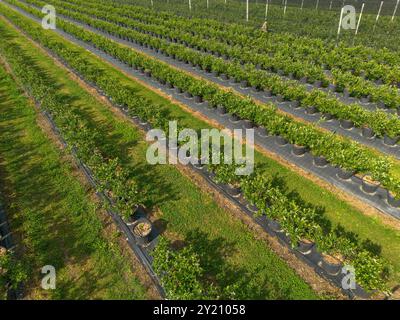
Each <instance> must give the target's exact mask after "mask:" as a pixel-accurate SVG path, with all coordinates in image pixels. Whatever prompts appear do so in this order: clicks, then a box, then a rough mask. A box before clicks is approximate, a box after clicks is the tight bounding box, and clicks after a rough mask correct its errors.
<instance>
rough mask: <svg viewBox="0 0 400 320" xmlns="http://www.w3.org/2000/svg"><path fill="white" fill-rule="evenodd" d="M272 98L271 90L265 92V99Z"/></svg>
mask: <svg viewBox="0 0 400 320" xmlns="http://www.w3.org/2000/svg"><path fill="white" fill-rule="evenodd" d="M271 96H272V93H271V90H264V97H266V98H270V97H271Z"/></svg>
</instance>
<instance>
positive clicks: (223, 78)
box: [220, 73, 229, 80]
mask: <svg viewBox="0 0 400 320" xmlns="http://www.w3.org/2000/svg"><path fill="white" fill-rule="evenodd" d="M220 77H221V79H222V80H228V79H229V77H228V76H227V75H226V74H225V73H223V74H221V76H220Z"/></svg>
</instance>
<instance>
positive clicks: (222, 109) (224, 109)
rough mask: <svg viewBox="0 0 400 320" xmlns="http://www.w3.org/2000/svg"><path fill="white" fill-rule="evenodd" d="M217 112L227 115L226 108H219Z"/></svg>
mask: <svg viewBox="0 0 400 320" xmlns="http://www.w3.org/2000/svg"><path fill="white" fill-rule="evenodd" d="M217 111H218V113H219V114H226V108H225V107H224V106H218V107H217Z"/></svg>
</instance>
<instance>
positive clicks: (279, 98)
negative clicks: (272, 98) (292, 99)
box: [276, 94, 285, 102]
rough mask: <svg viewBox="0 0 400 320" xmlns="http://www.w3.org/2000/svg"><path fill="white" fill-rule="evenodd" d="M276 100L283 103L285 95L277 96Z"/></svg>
mask: <svg viewBox="0 0 400 320" xmlns="http://www.w3.org/2000/svg"><path fill="white" fill-rule="evenodd" d="M276 100H277V101H278V102H283V101H284V100H285V99H284V98H283V95H281V94H277V95H276Z"/></svg>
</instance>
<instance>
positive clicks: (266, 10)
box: [265, 0, 269, 21]
mask: <svg viewBox="0 0 400 320" xmlns="http://www.w3.org/2000/svg"><path fill="white" fill-rule="evenodd" d="M268 3H269V0H267V1H266V2H265V21H267V17H268Z"/></svg>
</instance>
